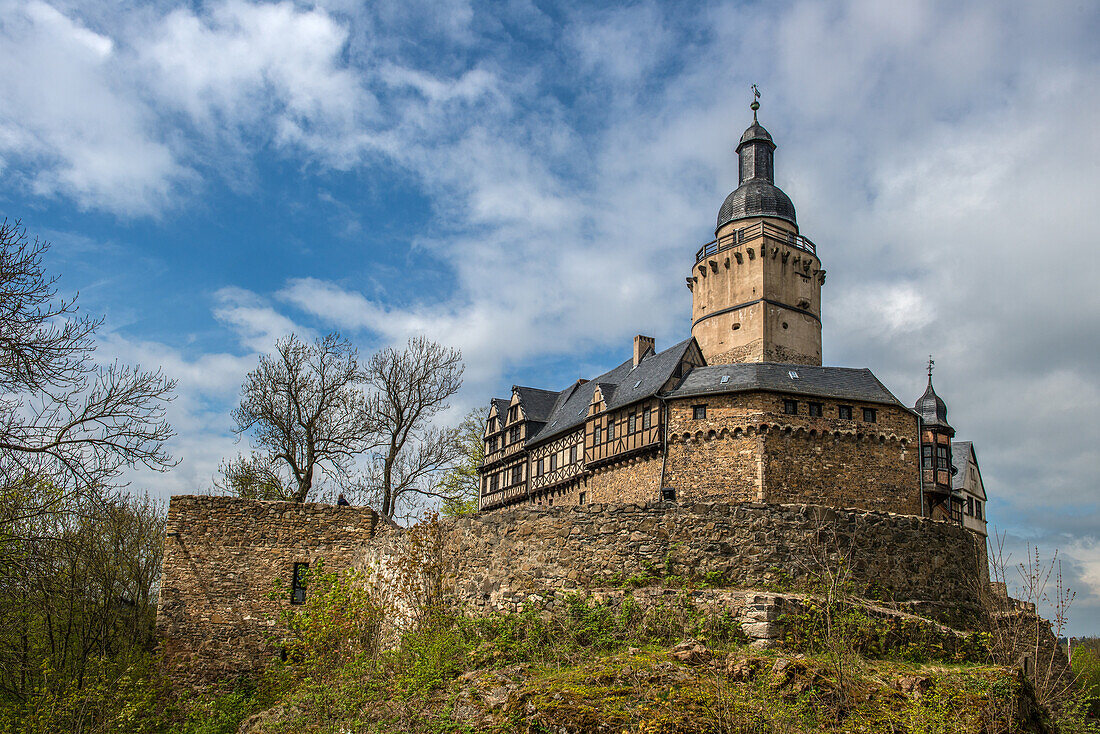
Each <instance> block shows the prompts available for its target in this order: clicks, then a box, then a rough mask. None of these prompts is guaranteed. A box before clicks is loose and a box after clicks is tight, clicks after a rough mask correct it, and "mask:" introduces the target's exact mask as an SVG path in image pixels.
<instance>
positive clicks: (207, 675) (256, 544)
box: [157, 495, 390, 681]
mask: <svg viewBox="0 0 1100 734" xmlns="http://www.w3.org/2000/svg"><path fill="white" fill-rule="evenodd" d="M388 529H390V526H389V525H388V524H386V523H385V522H384V521H382V520H381V518H379V516H378V515H377V514H375V512H374V511H373V510H371V509H369V508H357V507H335V506H332V505H323V504H316V503H306V504H297V503H292V502H261V501H255V500H241V499H237V498H234V497H206V496H187V495H177V496H175V497H172V500H171V502H170V503H169V506H168V522H167V536H166V538H165V541H164V571H163V576H162V585H161V590H160V601H159V604H158V607H157V633H158V637H159V638H160V640H161V644H162V646H163V650H164V653H165V660H166V662H167V664H168V668H169V673H170V674H172V675H173V676H175V677H177V678H180V679H184V680H193V681H209V680H214V679H216V678H218V677H220V676H223V675H226V674H237V673H242V672H248V671H251V670H255V669H256V668H258V667H260V666H262V665H263V664H265V663H266V662H267V661H269V660H270V658H271V655H272V650H273V648H272V646H271V645H270V643H269V637H271V636H272V634H273V633H275V632H276V631H277V617H278V614H279V612H280V611H282V610H285V609H287V608H288V607H289V606H290V585H291V574H292V572H293V568H294V564H295V563H309V564H310V567H311V568H316V567H317V563H318V562H319V561H320V560H321V559H322V558H323V559H324V561H325V565H326V566H327V567H330V568H346V567H351V566H353V565H354V563H355V562H356V561H358V560H359V559H361V558H362V556H363V553H364V549H365V548H366V546H367V545H368V544H369V543H370V541H371V539H372V538H373V537H374V536H375V535H376V534H377V533H379V532H381V531H384V530H388ZM280 582H281V584H282V587H283V588H282V590H281V591H280V590H278V587H277V583H280Z"/></svg>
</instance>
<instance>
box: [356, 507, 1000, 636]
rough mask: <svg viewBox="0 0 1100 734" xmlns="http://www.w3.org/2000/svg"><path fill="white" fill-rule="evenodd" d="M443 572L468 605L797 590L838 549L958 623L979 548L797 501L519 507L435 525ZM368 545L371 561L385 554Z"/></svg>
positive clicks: (880, 588)
mask: <svg viewBox="0 0 1100 734" xmlns="http://www.w3.org/2000/svg"><path fill="white" fill-rule="evenodd" d="M442 532H443V536H444V537H443V548H444V561H443V565H444V567H445V569H446V573H445V578H446V579H447V583H448V584H449V588H450V591H451V593H453V594H454V596H455V598H456V599H457V600H458V601H459V602H460V603H461V604H463V605H465V606H467V607H468V608H470V609H471V610H475V611H476V610H482V611H487V610H515V609H518V608H519V606H520V605H521V604H524V603H527V602H529V601H531V600H532V599H541V600H544V601H550V602H553V600H554V599H556V598H560V597H562V596H563V595H564V594H566V593H569V592H570V591H575V590H582V589H592V588H599V587H605V586H609V585H615V584H618V583H621V582H622V581H624V580H626V579H630V578H632V577H639V578H640V577H651V578H653V579H654V582H656V583H659V578H660V577H667V576H678V577H682V578H694V579H698V580H706V581H707V582H708V584H710V585H712V586H723V587H735V588H757V589H759V588H761V587H763V586H765V585H770V586H773V587H774V586H783V585H797V583H798V582H799V581H800V580H803V581H804V580H807V579H809V578H811V576H812V575H813V574H814V573H818V572H820V571H821V564H822V563H835V562H837V561H838V559H839V558H840V557H841V556H842V555H848V556H849V559H850V560H849V564H850V566H851V569H852V576H853V578H852V581H853V584H854V586H855V587H856V588H858V589H859V590H861V591H863V592H865V593H868V594H873V595H874V596H875V598H879V599H884V600H887V601H889V602H894V603H897V604H898V605H899V608H902V609H905V610H908V611H913V612H916V613H920V614H924V615H928V616H932V617H934V618H937V619H941V620H943V621H946V622H949V623H953V624H958V625H961V626H967V625H968V624H969V623H970V622H972V621H973V619H974V615H976V614H978V611H977V610H978V609H979V588H978V585H977V584H975V583H974V579H975V578H976V577H977V574H978V562H979V554H978V550H977V544H976V543H975V541H974V539H973V536H972V534H971V533H969V532H967V531H966V530H964V529H963V528H961V527H959V526H957V525H953V524H948V523H943V522H936V521H932V520H926V519H923V518H919V517H912V516H906V515H892V514H887V513H879V512H865V511H856V510H833V509H830V508H824V507H814V506H807V505H759V504H741V505H718V504H714V505H706V504H696V505H675V504H650V505H599V504H597V505H582V506H579V507H553V508H546V509H538V508H526V507H525V508H522V509H514V510H507V511H503V512H498V513H494V514H492V515H488V516H485V515H473V516H467V517H462V518H458V519H455V520H451V521H447V522H444V523H443V524H442ZM400 542H401V539H400V534H399V533H394V534H390V535H387V536H384V537H382V538H381V539H380V541H377V542H375V543H373V544H372V547H371V553H372V554H375V555H374V556H373V561H372V562H373V563H375V564H383V565H384V564H385V559H386V558H387V557H389V556H390V555H392V552H393V550H392V548H389V549H387V548H386V547H385V546H386V544H391V545H392V544H400Z"/></svg>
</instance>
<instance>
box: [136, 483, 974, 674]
mask: <svg viewBox="0 0 1100 734" xmlns="http://www.w3.org/2000/svg"><path fill="white" fill-rule="evenodd" d="M440 532H441V533H442V537H441V547H442V554H443V558H442V561H443V571H444V576H443V580H444V587H445V590H446V591H447V592H448V593H449V595H450V596H451V598H452V599H453V601H454V602H455V603H456V604H457V605H458V606H459V608H461V609H465V610H467V611H468V612H470V613H486V612H494V611H517V610H519V609H521V608H523V606H524V605H526V604H532V603H534V604H538V605H540V606H547V607H553V606H554V605H555V604H557V603H559V602H560V601H561V600H562V599H563V598H564V597H565V595H567V594H571V593H589V592H593V591H598V590H601V589H603V590H606V589H608V588H613V587H621V586H622V585H624V584H625V583H626V582H627V581H631V582H632V583H643V584H647V585H651V586H657V587H660V586H662V585H666V584H669V583H672V584H680V583H684V582H685V581H686V582H688V583H691V582H693V581H694V582H696V583H698V582H704V581H705V582H706V584H707V585H708V586H710V587H715V588H719V589H725V590H741V591H744V592H749V591H760V590H761V589H768V588H771V589H773V590H776V589H778V590H782V589H785V588H791V589H794V588H797V587H798V585H799V583H800V582H801V581H805V580H807V579H809V578H812V577H813V576H814V575H815V574H819V573H821V571H822V570H823V568H824V567H826V566H828V564H836V563H838V562H839V559H840V558H841V557H846V558H847V559H848V560H847V563H848V565H849V566H850V568H851V575H852V583H853V585H854V587H855V588H856V589H857V590H859V591H860V592H861V593H863V594H864V595H867V596H870V597H873V598H876V599H878V600H880V602H879V603H880V604H883V605H887V606H890V607H892V608H894V609H896V610H899V611H901V612H912V613H916V614H920V615H922V616H926V617H931V618H934V619H937V620H940V621H942V622H944V623H947V624H951V625H953V626H955V627H959V628H963V629H973V628H974V625H975V623H976V620H978V619H980V617H981V612H980V605H979V603H980V596H979V587H978V585H977V584H975V583H974V579H975V578H978V577H979V572H978V565H979V563H980V559H981V556H980V553H979V552H978V544H977V542H975V540H974V537H973V535H972V534H971V533H970V532H969V531H967V530H965V529H964V528H962V527H960V526H958V525H954V524H951V523H947V522H940V521H935V520H930V519H924V518H919V517H913V516H907V515H894V514H890V513H881V512H868V511H862V510H836V509H831V508H826V507H820V506H812V505H762V504H752V503H745V504H685V505H677V504H672V503H663V504H662V503H657V504H637V505H634V504H626V505H608V504H585V505H580V506H573V507H562V506H555V507H549V508H544V509H540V508H530V507H526V506H525V507H522V508H518V509H514V510H508V511H505V512H503V513H494V514H491V515H486V514H478V515H471V516H465V517H461V518H457V519H453V520H446V521H443V522H441V524H440ZM405 538H406V533H405V532H403V531H401V530H400V529H397V528H393V527H391V526H389V525H387V524H385V523H384V522H383V521H381V520H380V518H379V517H378V516H377V515H376V514H375V513H374V512H372V511H371V510H369V509H366V508H349V507H333V506H327V505H319V504H303V505H296V504H291V503H285V502H260V501H252V500H240V499H236V498H228V497H194V496H176V497H173V498H172V502H171V505H170V508H169V518H168V536H167V538H166V539H165V556H164V576H163V578H164V585H163V588H162V591H161V599H160V605H159V608H158V613H157V628H158V632H159V634H160V636H161V639H162V644H163V649H164V652H165V661H166V665H167V670H168V672H169V674H170V675H172V676H173V677H176V678H177V679H181V680H184V681H189V682H192V683H202V682H210V681H212V680H215V679H218V678H221V677H224V676H226V675H232V674H240V673H248V672H253V671H256V670H257V669H259V668H261V667H263V666H264V665H266V664H267V663H268V662H269V661H270V660H271V659H272V657H273V656H274V655H276V654H277V653H278V636H279V628H278V624H277V618H278V615H279V613H280V612H281V611H283V610H286V609H288V608H289V605H290V590H289V588H288V587H289V584H290V578H291V572H292V569H293V565H294V564H295V563H310V564H311V566H312V567H316V564H317V563H318V562H320V561H321V560H322V559H324V564H325V567H326V568H335V569H340V568H356V569H360V570H362V571H364V572H368V573H369V575H370V578H371V579H372V583H374V584H375V585H376V586H380V587H381V588H380V591H381V592H382V593H383V594H385V593H391V592H393V591H394V589H387V588H385V587H386V585H387V584H389V585H391V586H392V585H395V584H397V583H399V581H398V574H397V571H396V570H395V569H396V567H397V565H398V564H397V563H396V560H397V559H398V558H400V557H402V554H404V553H405V552H406V550H405V543H406V541H405ZM673 577H674V578H673ZM279 580H281V581H282V582H283V585H282V588H281V590H277V589H278V587H277V585H276V582H277V581H279ZM307 593H308V592H307ZM750 596H752V595H751V594H750V595H748V596H746V595H745V594H740V595H738V594H734V595H732V596H731V595H727V597H728V598H729V599H734V598H742V597H744V598H745V599H748V598H749V597H750ZM729 603H730V604H733V602H732V601H730V602H729ZM746 603H748V602H746ZM770 603H771V602H769V604H770ZM776 603H778V602H776ZM739 604H740V602H739ZM773 606H774V604H773ZM731 610H732V608H731ZM732 611H736V612H737V613H738V614H739V615H740V616H743V617H745V620H744V622H745V624H747V625H750V627H749V628H748V630H747V633H749V632H752V634H750V637H753V636H754V635H755V637H754V639H767V638H768V634H769V633H767V630H766V629H765V628H763V627H751V625H753V624H757V623H759V622H765V621H768V620H767V619H758V618H756V617H754V616H753V615H754V614H756V613H755V612H753V611H752V608H749V607H746V608H745V609H741V608H740V607H738V609H737V610H732ZM758 611H759V610H758ZM772 613H773V612H768V611H767V610H764V611H759V614H765V615H766V614H772ZM759 614H757V617H758V616H759ZM757 633H759V634H757Z"/></svg>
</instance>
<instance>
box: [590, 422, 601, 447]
mask: <svg viewBox="0 0 1100 734" xmlns="http://www.w3.org/2000/svg"><path fill="white" fill-rule="evenodd" d="M602 441H603V430H602V429H601V428H600V427H599V426H596V433H595V434H594V437H593V440H592V442H593V443H596V444H598V443H601V442H602Z"/></svg>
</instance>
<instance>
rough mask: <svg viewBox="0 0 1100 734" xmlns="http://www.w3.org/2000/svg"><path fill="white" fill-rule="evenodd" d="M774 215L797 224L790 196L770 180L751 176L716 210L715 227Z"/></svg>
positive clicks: (719, 227)
mask: <svg viewBox="0 0 1100 734" xmlns="http://www.w3.org/2000/svg"><path fill="white" fill-rule="evenodd" d="M749 217H775V218H776V219H783V220H786V221H788V222H790V223H791V224H797V223H798V219H797V217H796V216H795V211H794V203H793V202H791V197H789V196H787V195H786V194H785V193H783V190H782V189H780V188H779V187H778V186H776V185H775V184H773V183H772V182H771V181H765V180H762V179H758V178H752V179H749V180H748V181H746V182H745V183H743V184H741V185H740V186H738V187H737V188H736V189H734V191H733V192H732V193H731V194H730V195H729V196H727V197H726V200H725V201H723V202H722V207H721V208H720V209H719V210H718V225H717V229H721V228H722V225H724V224H726V223H728V222H732V221H734V220H737V219H746V218H749Z"/></svg>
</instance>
